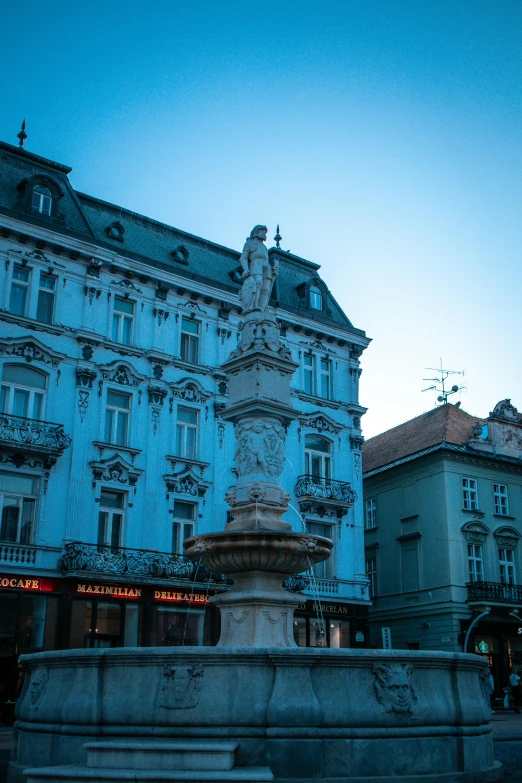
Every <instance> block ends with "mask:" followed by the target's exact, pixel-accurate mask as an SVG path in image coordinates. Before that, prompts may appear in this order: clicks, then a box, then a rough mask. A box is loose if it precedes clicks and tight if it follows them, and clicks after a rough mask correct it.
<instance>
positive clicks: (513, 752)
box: [0, 711, 522, 783]
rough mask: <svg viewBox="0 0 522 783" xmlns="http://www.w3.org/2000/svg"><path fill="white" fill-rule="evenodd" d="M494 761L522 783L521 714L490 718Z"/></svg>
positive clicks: (4, 754)
mask: <svg viewBox="0 0 522 783" xmlns="http://www.w3.org/2000/svg"><path fill="white" fill-rule="evenodd" d="M491 725H492V729H493V741H494V743H495V746H494V753H495V759H497V761H501V762H502V763H503V764H504V769H505V780H506V783H508V781H509V783H511V781H513V783H514V781H521V782H522V713H521V714H520V715H516V714H515V713H514V712H507V711H506V712H502V711H500V712H495V713H494V714H493V715H492V716H491ZM12 735H13V730H12V729H6V728H1V727H0V783H6V781H7V765H8V763H9V755H10V750H11V739H12Z"/></svg>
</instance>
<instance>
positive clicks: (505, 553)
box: [498, 547, 515, 585]
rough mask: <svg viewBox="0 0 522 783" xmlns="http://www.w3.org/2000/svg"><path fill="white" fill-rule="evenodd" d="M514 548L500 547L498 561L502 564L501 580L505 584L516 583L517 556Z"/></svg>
mask: <svg viewBox="0 0 522 783" xmlns="http://www.w3.org/2000/svg"><path fill="white" fill-rule="evenodd" d="M514 554H515V553H514V552H513V550H512V549H504V548H503V547H500V548H499V550H498V561H499V566H500V581H501V582H502V584H503V585H514V584H515V558H514Z"/></svg>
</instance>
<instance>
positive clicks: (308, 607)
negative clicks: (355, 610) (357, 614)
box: [295, 601, 352, 616]
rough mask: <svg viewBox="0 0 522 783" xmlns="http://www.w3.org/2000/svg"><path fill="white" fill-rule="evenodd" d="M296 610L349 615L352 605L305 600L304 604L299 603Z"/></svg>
mask: <svg viewBox="0 0 522 783" xmlns="http://www.w3.org/2000/svg"><path fill="white" fill-rule="evenodd" d="M295 611H296V612H315V613H316V614H328V615H330V614H337V615H346V616H351V614H352V606H351V604H323V603H316V602H315V601H314V602H312V601H307V602H306V603H305V604H299V606H297V607H296V609H295Z"/></svg>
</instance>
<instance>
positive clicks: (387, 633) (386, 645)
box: [381, 627, 392, 650]
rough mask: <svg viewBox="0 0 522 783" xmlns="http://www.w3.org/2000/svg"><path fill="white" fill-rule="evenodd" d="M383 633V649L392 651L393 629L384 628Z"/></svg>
mask: <svg viewBox="0 0 522 783" xmlns="http://www.w3.org/2000/svg"><path fill="white" fill-rule="evenodd" d="M381 633H382V649H383V650H391V648H392V639H391V629H390V628H388V627H382V628H381Z"/></svg>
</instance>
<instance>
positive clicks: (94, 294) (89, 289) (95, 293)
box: [84, 285, 101, 305]
mask: <svg viewBox="0 0 522 783" xmlns="http://www.w3.org/2000/svg"><path fill="white" fill-rule="evenodd" d="M84 293H85V296H86V297H88V299H89V304H90V305H92V303H93V302H94V300H95V299H99V298H100V296H101V290H100V289H99V288H95V287H94V286H92V285H86V286H85V288H84Z"/></svg>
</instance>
